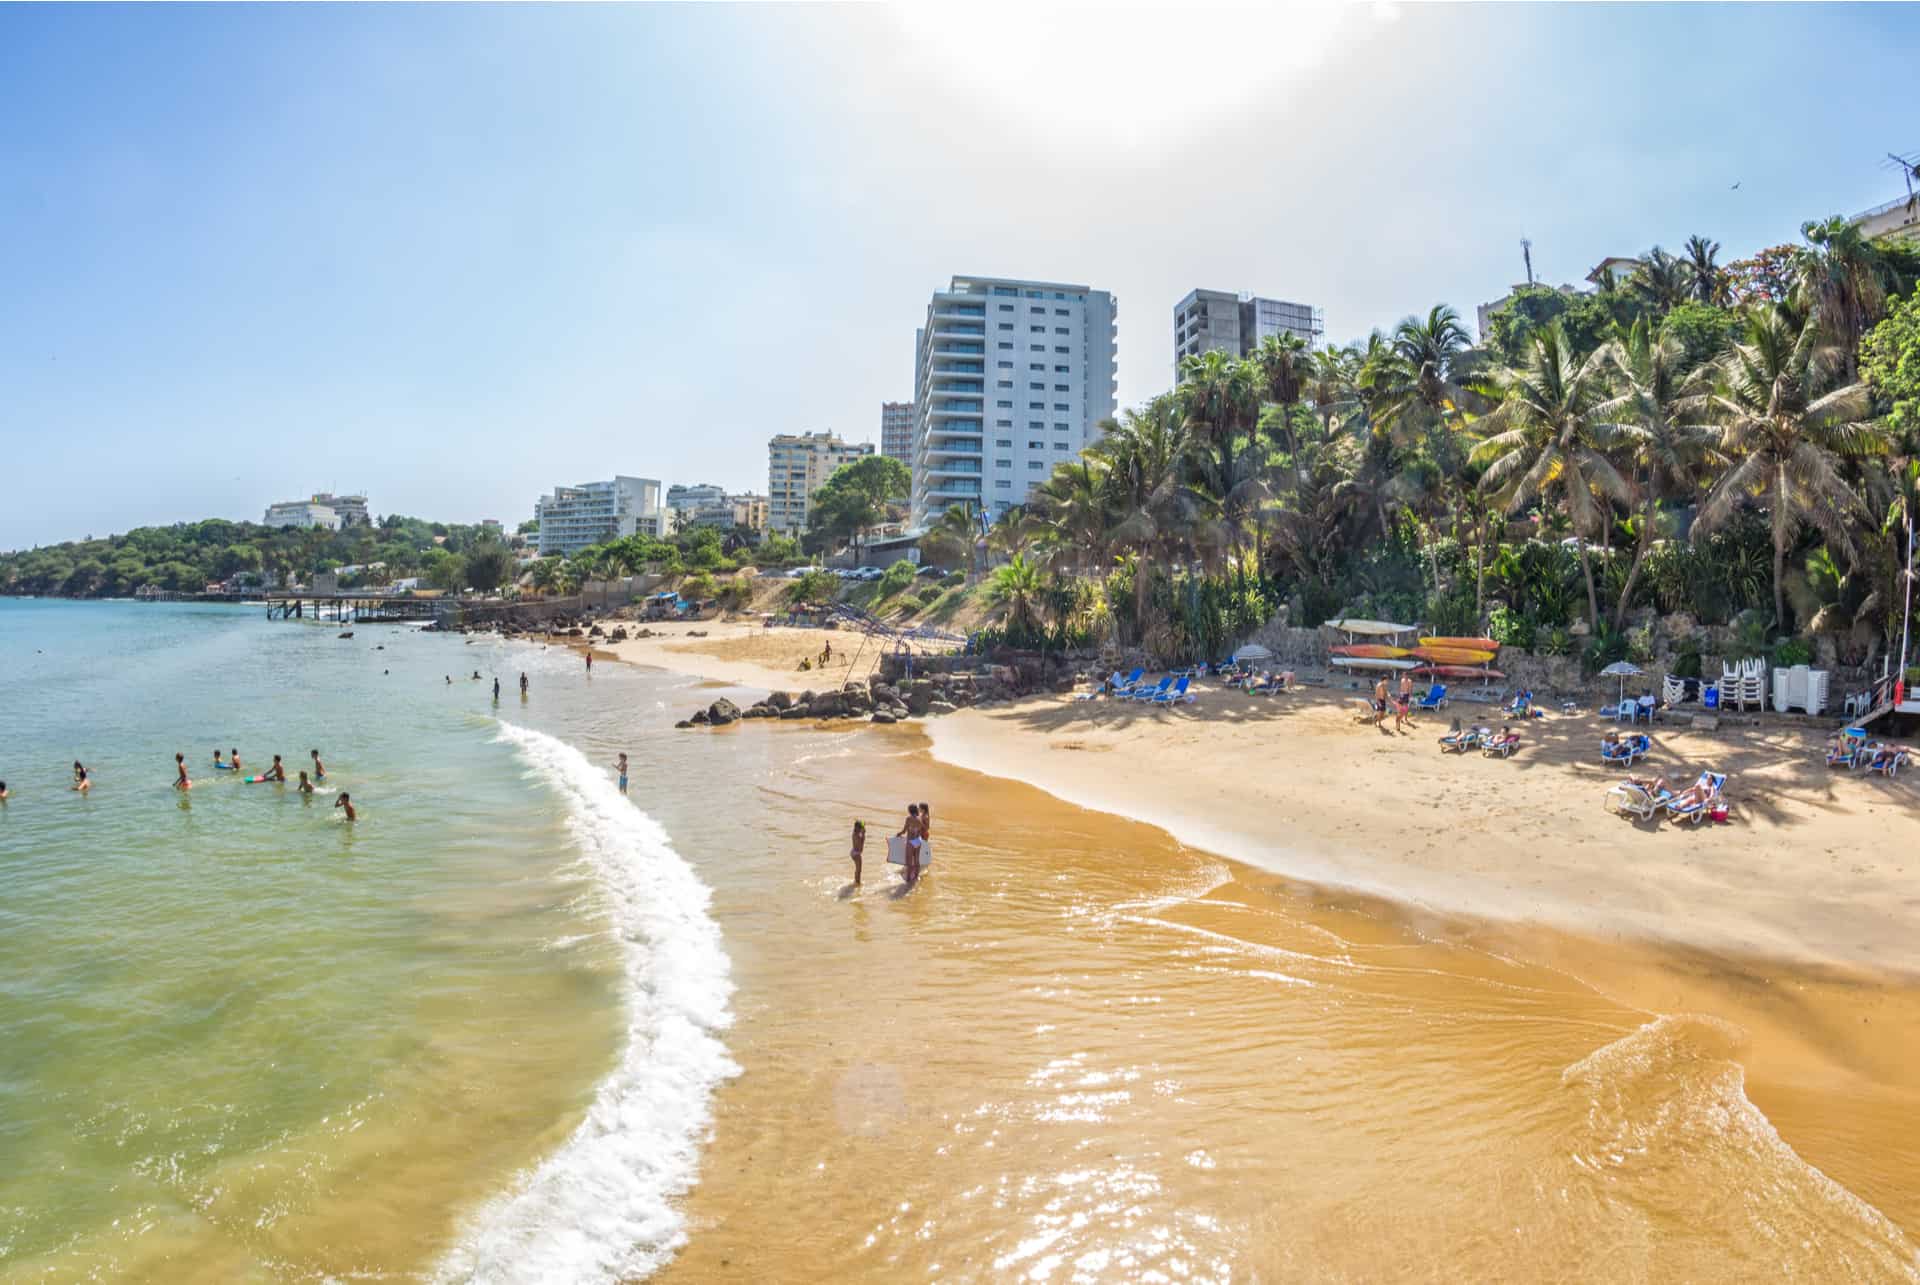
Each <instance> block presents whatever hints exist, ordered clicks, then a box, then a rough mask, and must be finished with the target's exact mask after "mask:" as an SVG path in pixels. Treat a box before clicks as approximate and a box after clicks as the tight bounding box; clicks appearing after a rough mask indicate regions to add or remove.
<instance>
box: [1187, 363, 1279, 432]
mask: <svg viewBox="0 0 1920 1285" xmlns="http://www.w3.org/2000/svg"><path fill="white" fill-rule="evenodd" d="M1173 395H1174V397H1175V399H1176V404H1177V405H1178V407H1179V409H1180V413H1181V417H1182V420H1183V422H1184V423H1185V425H1186V427H1187V431H1188V432H1189V433H1191V434H1192V435H1193V437H1194V438H1195V440H1196V441H1198V442H1202V443H1205V444H1207V445H1213V444H1215V443H1218V442H1221V441H1226V442H1229V443H1230V442H1232V441H1233V439H1235V438H1236V437H1240V436H1242V435H1247V434H1251V433H1252V432H1253V428H1254V425H1255V423H1257V422H1258V420H1259V418H1260V390H1259V389H1258V388H1257V387H1256V386H1255V383H1254V368H1253V367H1252V366H1250V365H1248V364H1247V363H1246V362H1243V361H1240V360H1238V359H1236V358H1233V357H1229V356H1228V355H1227V354H1226V353H1224V352H1222V351H1220V350H1219V349H1217V348H1216V349H1213V350H1211V351H1208V352H1203V353H1197V354H1195V355H1193V356H1191V357H1188V358H1187V359H1186V360H1185V361H1183V362H1181V363H1180V386H1179V387H1178V388H1177V389H1175V390H1174V394H1173Z"/></svg>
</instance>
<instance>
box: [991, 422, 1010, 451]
mask: <svg viewBox="0 0 1920 1285" xmlns="http://www.w3.org/2000/svg"><path fill="white" fill-rule="evenodd" d="M993 426H994V427H995V428H1012V427H1013V421H1012V420H1010V419H996V420H994V421H993ZM1000 445H1002V446H1011V445H1013V443H1012V442H1002V443H1000Z"/></svg>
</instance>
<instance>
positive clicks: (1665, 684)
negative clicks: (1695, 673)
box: [1660, 674, 1687, 708]
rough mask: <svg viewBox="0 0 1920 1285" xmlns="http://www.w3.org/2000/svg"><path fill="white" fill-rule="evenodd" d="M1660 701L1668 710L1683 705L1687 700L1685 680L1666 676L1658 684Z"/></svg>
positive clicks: (1670, 675)
mask: <svg viewBox="0 0 1920 1285" xmlns="http://www.w3.org/2000/svg"><path fill="white" fill-rule="evenodd" d="M1660 699H1661V700H1663V701H1665V702H1666V704H1667V706H1668V707H1669V708H1671V707H1673V706H1675V705H1679V704H1683V703H1684V702H1685V701H1686V699H1687V680H1686V679H1684V678H1676V677H1675V676H1674V675H1672V674H1668V675H1667V676H1666V678H1665V679H1663V680H1662V681H1661V683H1660Z"/></svg>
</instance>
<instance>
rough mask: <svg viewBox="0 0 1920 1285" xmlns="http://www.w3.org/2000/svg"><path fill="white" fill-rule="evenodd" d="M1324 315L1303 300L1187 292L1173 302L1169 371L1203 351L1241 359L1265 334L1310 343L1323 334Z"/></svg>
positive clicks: (1176, 372)
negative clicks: (1171, 359) (1171, 360)
mask: <svg viewBox="0 0 1920 1285" xmlns="http://www.w3.org/2000/svg"><path fill="white" fill-rule="evenodd" d="M1326 330H1327V324H1326V314H1325V313H1323V312H1321V310H1320V309H1318V308H1315V307H1312V306H1310V305H1308V304H1304V303H1286V302H1283V301H1282V300H1279V299H1262V298H1260V297H1259V296H1258V295H1250V294H1230V293H1228V292H1227V291H1225V290H1192V291H1189V292H1188V293H1187V297H1186V298H1184V299H1182V300H1181V301H1180V302H1179V303H1177V304H1175V305H1174V306H1173V375H1174V379H1175V381H1176V382H1177V381H1178V380H1179V378H1180V363H1181V362H1183V361H1185V360H1186V359H1187V358H1189V357H1196V356H1198V355H1199V354H1201V353H1204V352H1214V351H1219V352H1224V353H1227V354H1228V355H1229V356H1233V357H1245V356H1248V355H1250V354H1251V353H1252V352H1253V350H1254V349H1256V348H1258V347H1259V346H1260V341H1261V340H1263V339H1265V338H1266V337H1267V336H1268V335H1278V334H1282V333H1285V334H1293V335H1298V336H1299V337H1300V338H1301V339H1303V340H1304V341H1306V343H1307V344H1308V345H1309V346H1311V345H1313V344H1315V343H1318V342H1319V341H1320V337H1321V336H1322V335H1323V334H1325V333H1326Z"/></svg>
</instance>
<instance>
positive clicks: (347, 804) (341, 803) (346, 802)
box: [333, 790, 359, 821]
mask: <svg viewBox="0 0 1920 1285" xmlns="http://www.w3.org/2000/svg"><path fill="white" fill-rule="evenodd" d="M333 806H334V807H336V808H345V809H346V810H347V820H349V821H356V820H358V819H359V815H358V814H357V813H356V812H354V810H353V796H352V795H351V794H348V793H347V792H346V791H344V790H342V791H341V792H340V797H339V798H337V799H335V800H334V801H333Z"/></svg>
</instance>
